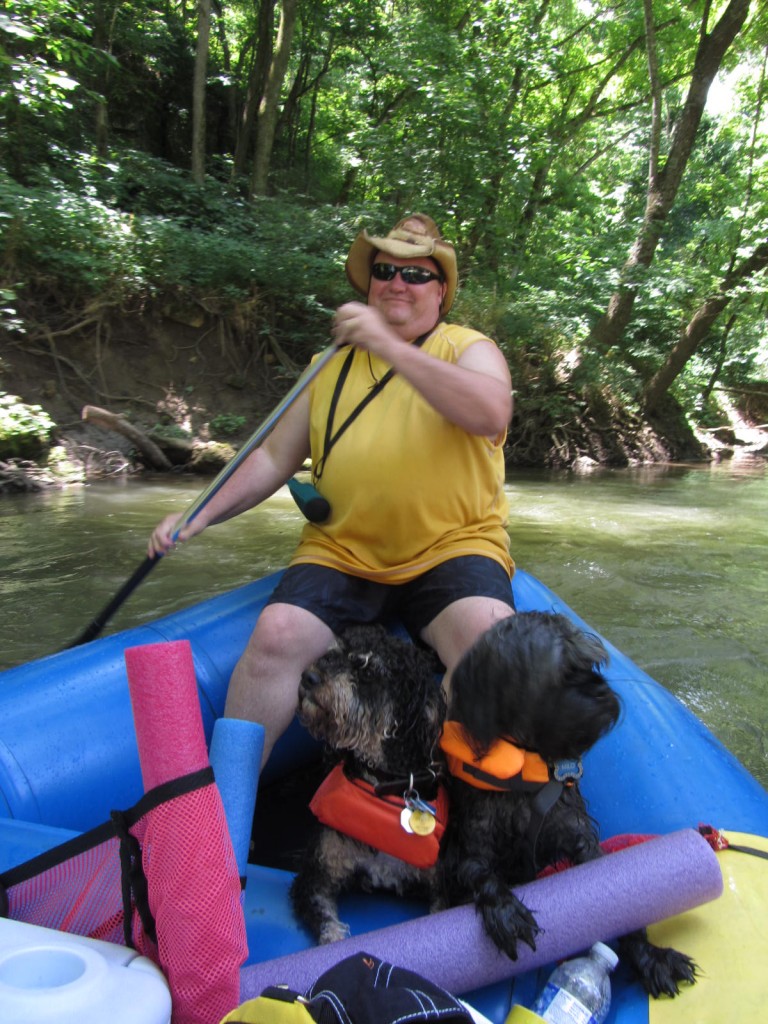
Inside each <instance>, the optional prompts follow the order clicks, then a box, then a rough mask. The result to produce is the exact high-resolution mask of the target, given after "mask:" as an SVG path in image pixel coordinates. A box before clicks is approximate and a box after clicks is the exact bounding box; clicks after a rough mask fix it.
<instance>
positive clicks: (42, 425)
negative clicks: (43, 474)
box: [0, 391, 54, 459]
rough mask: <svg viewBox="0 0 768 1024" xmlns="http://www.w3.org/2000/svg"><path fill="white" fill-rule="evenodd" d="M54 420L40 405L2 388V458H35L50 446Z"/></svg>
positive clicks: (0, 442)
mask: <svg viewBox="0 0 768 1024" xmlns="http://www.w3.org/2000/svg"><path fill="white" fill-rule="evenodd" d="M53 427H54V423H53V420H52V419H51V418H50V416H49V415H48V413H46V412H45V411H44V410H43V409H42V408H41V407H40V406H39V405H27V404H26V403H25V402H22V401H21V399H20V398H19V397H18V396H17V395H8V394H6V393H5V392H4V391H0V459H34V458H37V457H38V456H39V455H40V454H41V453H42V452H43V451H44V450H45V448H46V446H47V444H48V441H49V439H50V434H51V431H52V430H53Z"/></svg>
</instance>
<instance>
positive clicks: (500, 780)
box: [440, 722, 550, 792]
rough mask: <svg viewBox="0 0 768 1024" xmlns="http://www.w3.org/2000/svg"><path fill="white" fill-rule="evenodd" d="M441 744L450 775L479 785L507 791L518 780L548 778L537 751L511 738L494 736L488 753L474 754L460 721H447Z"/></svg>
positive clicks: (538, 780) (482, 787)
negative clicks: (483, 754)
mask: <svg viewBox="0 0 768 1024" xmlns="http://www.w3.org/2000/svg"><path fill="white" fill-rule="evenodd" d="M440 747H441V749H442V750H443V752H444V754H445V756H446V759H447V761H448V769H449V771H450V773H451V775H454V776H455V777H456V778H457V779H461V780H462V781H463V782H467V783H469V785H470V786H476V787H477V788H478V789H490V790H496V791H499V792H507V791H508V790H510V789H516V788H518V787H519V786H520V785H521V784H525V783H530V784H532V785H534V786H537V785H540V784H541V783H544V782H549V779H550V774H549V768H548V767H547V764H546V762H545V761H543V760H542V758H541V757H540V756H539V755H538V754H534V753H532V752H531V751H530V750H522V749H521V748H520V747H518V746H516V745H515V744H514V743H512V741H511V740H505V739H497V740H494V742H493V744H492V746H491V748H490V750H489V751H488V753H487V754H486V755H485V756H484V757H482V758H480V759H479V760H478V759H477V758H475V755H474V754H473V753H472V748H471V747H470V746H469V744H468V743H467V741H466V739H465V738H464V730H463V729H462V727H461V723H459V722H446V723H445V725H444V726H443V733H442V736H441V737H440Z"/></svg>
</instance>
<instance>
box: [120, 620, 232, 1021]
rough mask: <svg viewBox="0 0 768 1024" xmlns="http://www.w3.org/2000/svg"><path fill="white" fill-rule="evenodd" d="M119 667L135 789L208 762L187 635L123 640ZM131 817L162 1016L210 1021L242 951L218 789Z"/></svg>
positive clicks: (225, 1001)
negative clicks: (165, 1012)
mask: <svg viewBox="0 0 768 1024" xmlns="http://www.w3.org/2000/svg"><path fill="white" fill-rule="evenodd" d="M125 664H126V668H127V671H128V683H129V687H130V692H131V704H132V706H133V718H134V724H135V728H136V741H137V745H138V749H139V758H140V760H141V774H142V778H143V781H144V789H145V791H146V792H147V793H149V792H150V791H151V790H153V789H154V788H155V787H157V786H160V785H162V784H163V783H166V782H171V781H173V780H174V779H178V778H181V777H183V776H185V775H189V774H191V773H193V772H197V771H200V770H201V769H204V768H208V767H209V761H208V750H207V747H206V743H205V734H204V731H203V721H202V716H201V713H200V701H199V697H198V693H197V680H196V677H195V668H194V661H193V659H192V648H191V646H190V644H189V642H188V641H187V640H180V641H175V642H168V643H158V644H146V645H144V646H142V647H131V648H129V649H127V650H126V651H125ZM140 824H141V825H142V829H143V833H142V865H143V868H144V873H145V875H146V878H147V887H148V891H149V907H150V910H151V912H152V915H153V917H154V920H155V924H156V928H157V954H156V956H157V960H158V962H159V964H160V966H161V967H162V969H163V973H164V974H165V976H166V978H167V979H168V984H169V986H170V989H171V996H172V1000H173V1014H172V1017H171V1022H172V1024H215V1022H216V1021H219V1020H221V1018H222V1017H223V1016H224V1015H225V1014H226V1013H228V1012H229V1011H230V1010H231V1009H232V1008H233V1007H234V1006H236V1005H237V999H238V990H239V980H240V968H241V966H242V964H243V962H244V961H245V958H246V955H247V938H246V932H245V920H244V918H243V910H242V905H241V901H240V897H241V891H240V874H239V870H238V864H237V859H236V855H235V851H234V849H233V847H232V841H231V837H230V833H229V829H228V827H227V820H226V816H225V812H224V806H223V803H222V799H221V795H220V793H219V791H218V789H217V787H216V786H214V785H203V786H201V787H199V788H197V789H193V790H192V791H191V792H188V793H182V794H177V795H176V796H174V797H172V798H171V799H169V800H168V801H166V802H164V803H161V804H160V805H159V806H157V807H154V808H151V809H149V810H148V811H147V813H146V814H145V815H143V816H142V819H141V822H140ZM146 952H147V953H148V954H152V952H153V950H152V949H151V948H148V949H147V950H146Z"/></svg>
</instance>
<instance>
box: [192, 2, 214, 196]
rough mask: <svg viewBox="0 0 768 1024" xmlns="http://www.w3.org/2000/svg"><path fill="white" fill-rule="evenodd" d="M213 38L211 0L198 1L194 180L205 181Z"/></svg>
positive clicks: (193, 100) (194, 86) (193, 143)
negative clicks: (207, 85) (207, 97)
mask: <svg viewBox="0 0 768 1024" xmlns="http://www.w3.org/2000/svg"><path fill="white" fill-rule="evenodd" d="M210 37H211V0H197V51H196V53H195V73H194V78H193V82H192V180H193V181H194V182H195V184H196V185H202V184H203V181H204V180H205V150H206V146H205V141H206V138H205V137H206V131H205V82H206V78H207V74H208V46H209V43H210Z"/></svg>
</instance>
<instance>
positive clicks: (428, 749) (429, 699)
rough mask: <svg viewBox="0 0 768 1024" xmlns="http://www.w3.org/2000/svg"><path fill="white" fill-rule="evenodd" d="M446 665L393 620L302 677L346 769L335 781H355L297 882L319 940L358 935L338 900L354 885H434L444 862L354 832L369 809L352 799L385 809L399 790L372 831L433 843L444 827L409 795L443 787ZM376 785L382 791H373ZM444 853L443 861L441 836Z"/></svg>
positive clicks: (430, 794) (358, 632)
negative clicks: (417, 817)
mask: <svg viewBox="0 0 768 1024" xmlns="http://www.w3.org/2000/svg"><path fill="white" fill-rule="evenodd" d="M436 668H437V665H436V663H435V659H434V658H433V657H432V656H430V655H429V654H428V653H427V652H426V651H424V650H422V649H421V648H419V647H416V646H415V645H414V644H412V643H410V642H409V641H406V640H403V639H400V638H397V637H394V636H391V635H390V634H388V633H387V631H386V630H385V629H384V628H383V627H381V626H357V627H353V628H351V629H349V630H347V631H346V632H345V633H344V634H343V635H342V636H341V637H340V638H339V640H338V641H337V643H336V644H335V645H334V646H333V647H332V648H331V649H330V650H329V651H328V652H327V653H326V654H324V655H323V656H322V657H321V658H320V659H319V660H318V661H317V662H315V664H313V665H311V666H310V667H309V668H308V669H307V670H306V672H304V674H303V675H302V678H301V683H300V685H299V718H300V720H301V721H302V723H303V724H304V725H305V726H306V728H307V729H308V730H309V732H310V733H311V734H312V735H313V736H314V737H315V738H316V739H318V740H321V741H322V742H323V743H324V744H325V745H326V747H327V748H328V750H329V751H330V752H331V753H332V754H333V755H334V756H335V760H336V761H337V762H338V761H340V762H341V763H342V764H343V777H342V775H341V774H340V772H341V769H339V768H337V769H336V772H335V773H332V775H331V776H329V779H328V780H326V781H327V782H330V781H332V780H333V779H334V778H335V779H336V782H338V783H339V784H340V785H341V786H342V787H347V788H346V789H345V790H344V793H341V791H340V790H339V789H338V788H337V787H336V784H335V783H334V788H333V797H332V799H333V800H337V799H338V800H340V807H341V810H340V811H339V812H338V814H337V817H338V818H339V821H338V824H337V827H328V826H327V825H322V826H320V827H319V831H318V834H317V838H316V840H315V841H314V842H313V843H310V844H309V845H308V847H307V849H306V851H305V853H304V857H303V859H302V863H301V865H300V867H299V871H298V873H297V875H296V878H295V880H294V883H293V885H292V888H291V898H292V902H293V906H294V910H295V912H296V915H297V917H298V918H299V919H300V920H301V921H303V923H304V924H305V925H306V927H307V928H308V929H309V931H310V932H311V933H312V935H313V936H314V938H315V939H316V940H317V941H318V942H321V943H325V942H334V941H336V940H337V939H341V938H344V937H345V936H346V935H347V934H348V928H347V926H346V925H344V924H343V923H342V922H341V921H340V920H339V915H338V899H339V896H340V895H341V894H342V893H343V892H345V891H347V890H349V889H352V888H363V889H374V888H375V889H382V888H386V889H391V890H394V891H395V892H398V893H401V894H402V893H405V892H409V893H410V892H416V891H425V892H431V891H433V886H434V879H435V876H436V868H435V867H434V866H431V867H425V866H414V864H412V863H406V862H405V861H404V860H402V859H400V857H399V856H398V855H395V856H392V855H390V854H389V853H386V852H382V851H381V850H379V849H377V848H375V847H373V846H371V845H369V843H367V842H365V841H363V839H361V838H354V837H353V836H352V835H349V834H346V833H347V831H348V830H351V831H352V832H355V831H360V828H359V826H360V824H361V821H362V819H364V818H365V816H366V813H367V812H366V809H365V808H363V809H362V810H357V809H355V807H354V806H352V805H350V806H349V807H347V804H346V800H347V796H348V795H351V797H354V798H358V797H360V794H361V790H365V791H366V792H367V793H369V794H370V800H371V801H372V802H373V805H374V807H373V810H374V812H375V813H378V812H379V811H380V810H381V809H382V808H383V804H384V800H385V799H386V798H387V797H388V798H389V802H390V806H391V807H392V808H393V813H392V816H391V821H387V822H384V824H383V825H382V824H381V822H379V823H377V824H374V825H373V826H372V828H371V830H370V832H371V837H372V838H375V839H376V840H377V841H378V839H379V838H386V837H390V838H392V839H393V840H394V842H395V845H396V846H397V845H398V843H399V844H402V843H403V841H404V842H405V845H406V847H407V846H409V845H410V846H413V847H416V848H418V849H423V841H427V842H430V841H431V840H429V839H428V838H427V835H425V832H426V830H430V831H431V829H433V828H434V825H435V822H434V820H432V821H430V816H429V814H428V813H426V814H425V812H423V811H421V812H420V813H421V814H422V818H421V822H422V823H423V822H426V824H425V825H424V827H423V828H422V826H421V824H420V825H419V830H418V832H417V829H416V828H414V829H411V828H410V825H409V821H410V820H411V813H412V810H411V809H410V808H409V807H407V806H406V802H405V800H404V796H403V795H404V794H406V793H409V794H410V795H409V801H411V800H414V799H416V798H418V799H421V800H424V801H434V800H435V797H436V796H437V795H439V794H438V778H437V776H438V766H437V764H436V763H435V758H437V757H439V756H440V751H439V749H438V740H439V737H440V730H441V728H442V724H443V719H444V717H445V698H444V695H443V691H442V688H441V686H440V681H439V678H438V676H437V675H436V674H435V673H436ZM324 785H325V784H324ZM349 787H351V788H349ZM374 788H375V789H376V790H377V792H378V794H379V796H376V795H374V794H373V792H372V791H373V790H374ZM322 790H323V787H321V790H320V791H318V793H320V792H321V791H322ZM414 794H415V795H414ZM317 801H318V796H316V797H315V802H317ZM414 809H415V810H416V811H417V812H418V811H419V808H418V807H415V808H414ZM316 813H318V811H317V810H316ZM401 815H402V816H403V817H401ZM329 817H331V818H332V817H333V815H328V814H325V815H323V820H326V821H328V820H329ZM401 822H402V823H401ZM334 824H336V822H334ZM363 832H365V830H363ZM385 845H386V844H385ZM430 848H431V847H430ZM434 855H435V856H434V859H435V860H436V857H437V844H436V841H435V844H434ZM420 859H421V857H420V856H417V857H416V860H420Z"/></svg>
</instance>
